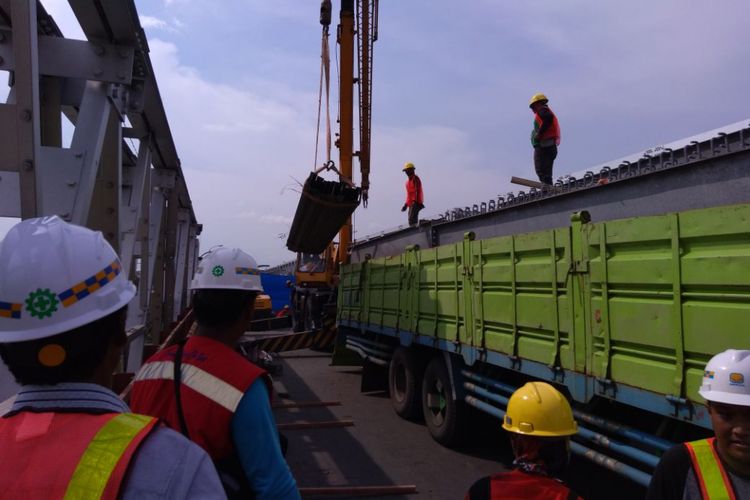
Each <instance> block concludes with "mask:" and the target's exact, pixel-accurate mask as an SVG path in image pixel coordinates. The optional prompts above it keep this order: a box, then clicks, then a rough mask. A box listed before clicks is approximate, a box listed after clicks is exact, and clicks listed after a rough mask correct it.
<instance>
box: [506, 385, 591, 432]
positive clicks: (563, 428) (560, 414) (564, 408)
mask: <svg viewBox="0 0 750 500" xmlns="http://www.w3.org/2000/svg"><path fill="white" fill-rule="evenodd" d="M503 429H505V430H506V431H510V432H515V433H517V434H526V435H529V436H539V437H559V436H570V435H572V434H575V433H576V432H578V426H577V425H576V422H575V420H573V410H571V409H570V403H568V400H567V399H565V396H563V395H562V394H561V393H560V392H559V391H558V390H557V389H555V388H554V387H552V386H551V385H549V384H547V383H545V382H528V383H527V384H526V385H524V386H523V387H521V388H520V389H518V390H517V391H516V392H514V393H513V395H512V396H511V397H510V400H509V401H508V411H507V412H506V413H505V418H504V419H503Z"/></svg>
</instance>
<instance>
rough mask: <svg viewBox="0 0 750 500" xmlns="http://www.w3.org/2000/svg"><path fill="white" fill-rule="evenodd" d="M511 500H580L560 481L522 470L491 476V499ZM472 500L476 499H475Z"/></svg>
mask: <svg viewBox="0 0 750 500" xmlns="http://www.w3.org/2000/svg"><path fill="white" fill-rule="evenodd" d="M509 498H524V499H532V500H533V499H540V500H542V499H543V500H567V499H577V498H579V497H578V495H576V494H575V493H574V492H573V491H572V490H571V489H570V488H568V487H567V486H565V485H564V484H563V483H561V482H560V481H558V480H556V479H553V478H550V477H546V476H538V475H534V474H527V473H525V472H523V471H520V470H512V471H510V472H500V473H498V474H493V475H492V476H490V498H489V499H488V500H490V499H491V500H501V499H509ZM471 500H483V499H476V498H474V497H472V498H471Z"/></svg>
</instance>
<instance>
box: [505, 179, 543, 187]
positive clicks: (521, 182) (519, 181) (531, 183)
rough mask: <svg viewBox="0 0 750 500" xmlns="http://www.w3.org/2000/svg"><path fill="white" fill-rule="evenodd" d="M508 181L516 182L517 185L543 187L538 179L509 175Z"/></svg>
mask: <svg viewBox="0 0 750 500" xmlns="http://www.w3.org/2000/svg"><path fill="white" fill-rule="evenodd" d="M510 182H511V183H512V184H518V185H519V186H526V187H532V188H537V189H542V188H543V187H544V184H542V183H541V182H538V181H532V180H531V179H524V178H523V177H515V176H513V177H511V178H510Z"/></svg>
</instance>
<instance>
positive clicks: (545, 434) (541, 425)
mask: <svg viewBox="0 0 750 500" xmlns="http://www.w3.org/2000/svg"><path fill="white" fill-rule="evenodd" d="M507 410H508V411H507V412H506V413H505V416H504V418H503V429H505V430H506V431H508V432H509V433H510V443H511V446H512V447H513V455H514V456H515V460H514V461H513V470H512V471H510V472H500V473H497V474H493V475H491V476H487V477H484V478H482V479H480V480H478V481H476V482H475V483H474V484H473V485H472V486H471V488H470V489H469V491H468V492H467V493H466V496H465V497H464V500H499V499H521V498H523V499H538V500H569V499H570V500H575V499H577V498H579V496H578V495H577V494H576V493H575V492H574V491H572V490H571V489H570V488H568V487H567V486H566V485H565V484H564V483H563V482H562V481H561V480H560V479H558V478H559V476H560V475H561V474H562V473H563V472H564V471H565V469H566V468H567V466H568V462H569V460H570V436H572V435H573V434H576V433H577V432H578V426H577V424H576V422H575V420H574V419H573V410H572V409H571V407H570V403H568V400H567V399H565V396H563V395H562V394H561V393H560V392H559V391H558V390H557V389H555V388H554V387H552V386H551V385H550V384H547V383H546V382H528V383H527V384H526V385H524V386H523V387H521V388H520V389H518V390H516V391H515V392H514V393H513V395H512V396H511V397H510V399H509V400H508V409H507Z"/></svg>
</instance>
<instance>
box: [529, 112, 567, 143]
mask: <svg viewBox="0 0 750 500" xmlns="http://www.w3.org/2000/svg"><path fill="white" fill-rule="evenodd" d="M547 111H549V112H550V114H551V115H552V125H550V127H549V128H547V130H545V131H544V133H543V134H541V135H538V136H537V138H536V142H535V143H534V144H533V145H534V146H536V145H538V144H539V143H541V142H543V141H546V140H550V139H554V141H555V145H556V146H559V145H560V137H561V134H560V123H559V122H558V121H557V115H555V113H553V112H552V110H551V109H549V107H547ZM542 121H543V120H542V117H541V116H539V113H535V114H534V131H537V130H539V128H540V127H541V126H542Z"/></svg>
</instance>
